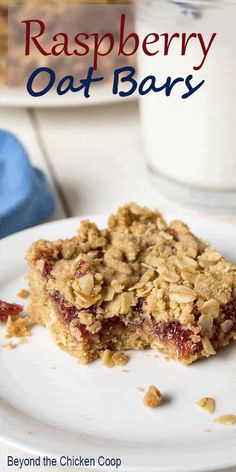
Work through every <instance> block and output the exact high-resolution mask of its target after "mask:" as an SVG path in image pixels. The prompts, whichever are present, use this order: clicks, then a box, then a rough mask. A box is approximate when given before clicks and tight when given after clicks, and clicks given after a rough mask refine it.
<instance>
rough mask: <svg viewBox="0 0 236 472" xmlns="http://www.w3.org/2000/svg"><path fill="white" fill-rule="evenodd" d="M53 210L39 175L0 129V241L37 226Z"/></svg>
mask: <svg viewBox="0 0 236 472" xmlns="http://www.w3.org/2000/svg"><path fill="white" fill-rule="evenodd" d="M54 209H55V200H54V196H53V193H52V191H51V189H50V187H49V185H48V183H47V181H46V179H45V176H44V175H43V173H42V172H41V171H40V170H39V169H36V168H33V167H32V166H31V163H30V161H29V157H28V155H27V152H26V150H25V149H24V147H23V146H22V144H21V143H20V141H19V140H18V139H17V138H16V137H15V136H14V135H13V134H11V133H9V132H7V131H3V130H0V238H4V237H5V236H8V235H9V234H12V233H15V232H16V231H20V230H21V229H24V228H29V227H30V226H33V225H37V224H39V223H41V222H42V221H43V220H45V219H46V218H48V217H49V216H50V215H51V214H52V213H53V211H54Z"/></svg>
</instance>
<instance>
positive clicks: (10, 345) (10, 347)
mask: <svg viewBox="0 0 236 472" xmlns="http://www.w3.org/2000/svg"><path fill="white" fill-rule="evenodd" d="M3 347H4V349H8V351H11V350H12V349H15V348H16V344H13V343H7V344H4V345H3Z"/></svg>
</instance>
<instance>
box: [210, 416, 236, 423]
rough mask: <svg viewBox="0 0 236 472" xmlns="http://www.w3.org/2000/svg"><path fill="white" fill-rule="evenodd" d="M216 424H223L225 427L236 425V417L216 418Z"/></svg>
mask: <svg viewBox="0 0 236 472" xmlns="http://www.w3.org/2000/svg"><path fill="white" fill-rule="evenodd" d="M214 422H215V423H218V424H223V425H231V424H234V423H236V416H235V415H221V416H218V417H217V418H215V420H214Z"/></svg>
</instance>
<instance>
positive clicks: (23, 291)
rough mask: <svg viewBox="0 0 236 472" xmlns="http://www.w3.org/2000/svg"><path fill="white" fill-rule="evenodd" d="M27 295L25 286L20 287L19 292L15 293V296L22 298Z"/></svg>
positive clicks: (27, 291)
mask: <svg viewBox="0 0 236 472" xmlns="http://www.w3.org/2000/svg"><path fill="white" fill-rule="evenodd" d="M29 295H30V292H29V290H26V289H25V288H22V289H21V290H19V292H18V293H17V297H19V298H23V299H24V300H25V299H26V298H28V297H29Z"/></svg>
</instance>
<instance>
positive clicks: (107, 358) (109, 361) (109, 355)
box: [102, 349, 129, 367]
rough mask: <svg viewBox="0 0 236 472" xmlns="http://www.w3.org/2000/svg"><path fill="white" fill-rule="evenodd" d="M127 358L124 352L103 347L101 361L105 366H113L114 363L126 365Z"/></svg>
mask: <svg viewBox="0 0 236 472" xmlns="http://www.w3.org/2000/svg"><path fill="white" fill-rule="evenodd" d="M128 360H129V358H128V356H127V355H126V354H125V353H124V352H113V351H110V349H105V351H103V353H102V363H103V365H104V366H106V367H114V366H115V365H126V364H127V362H128Z"/></svg>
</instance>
